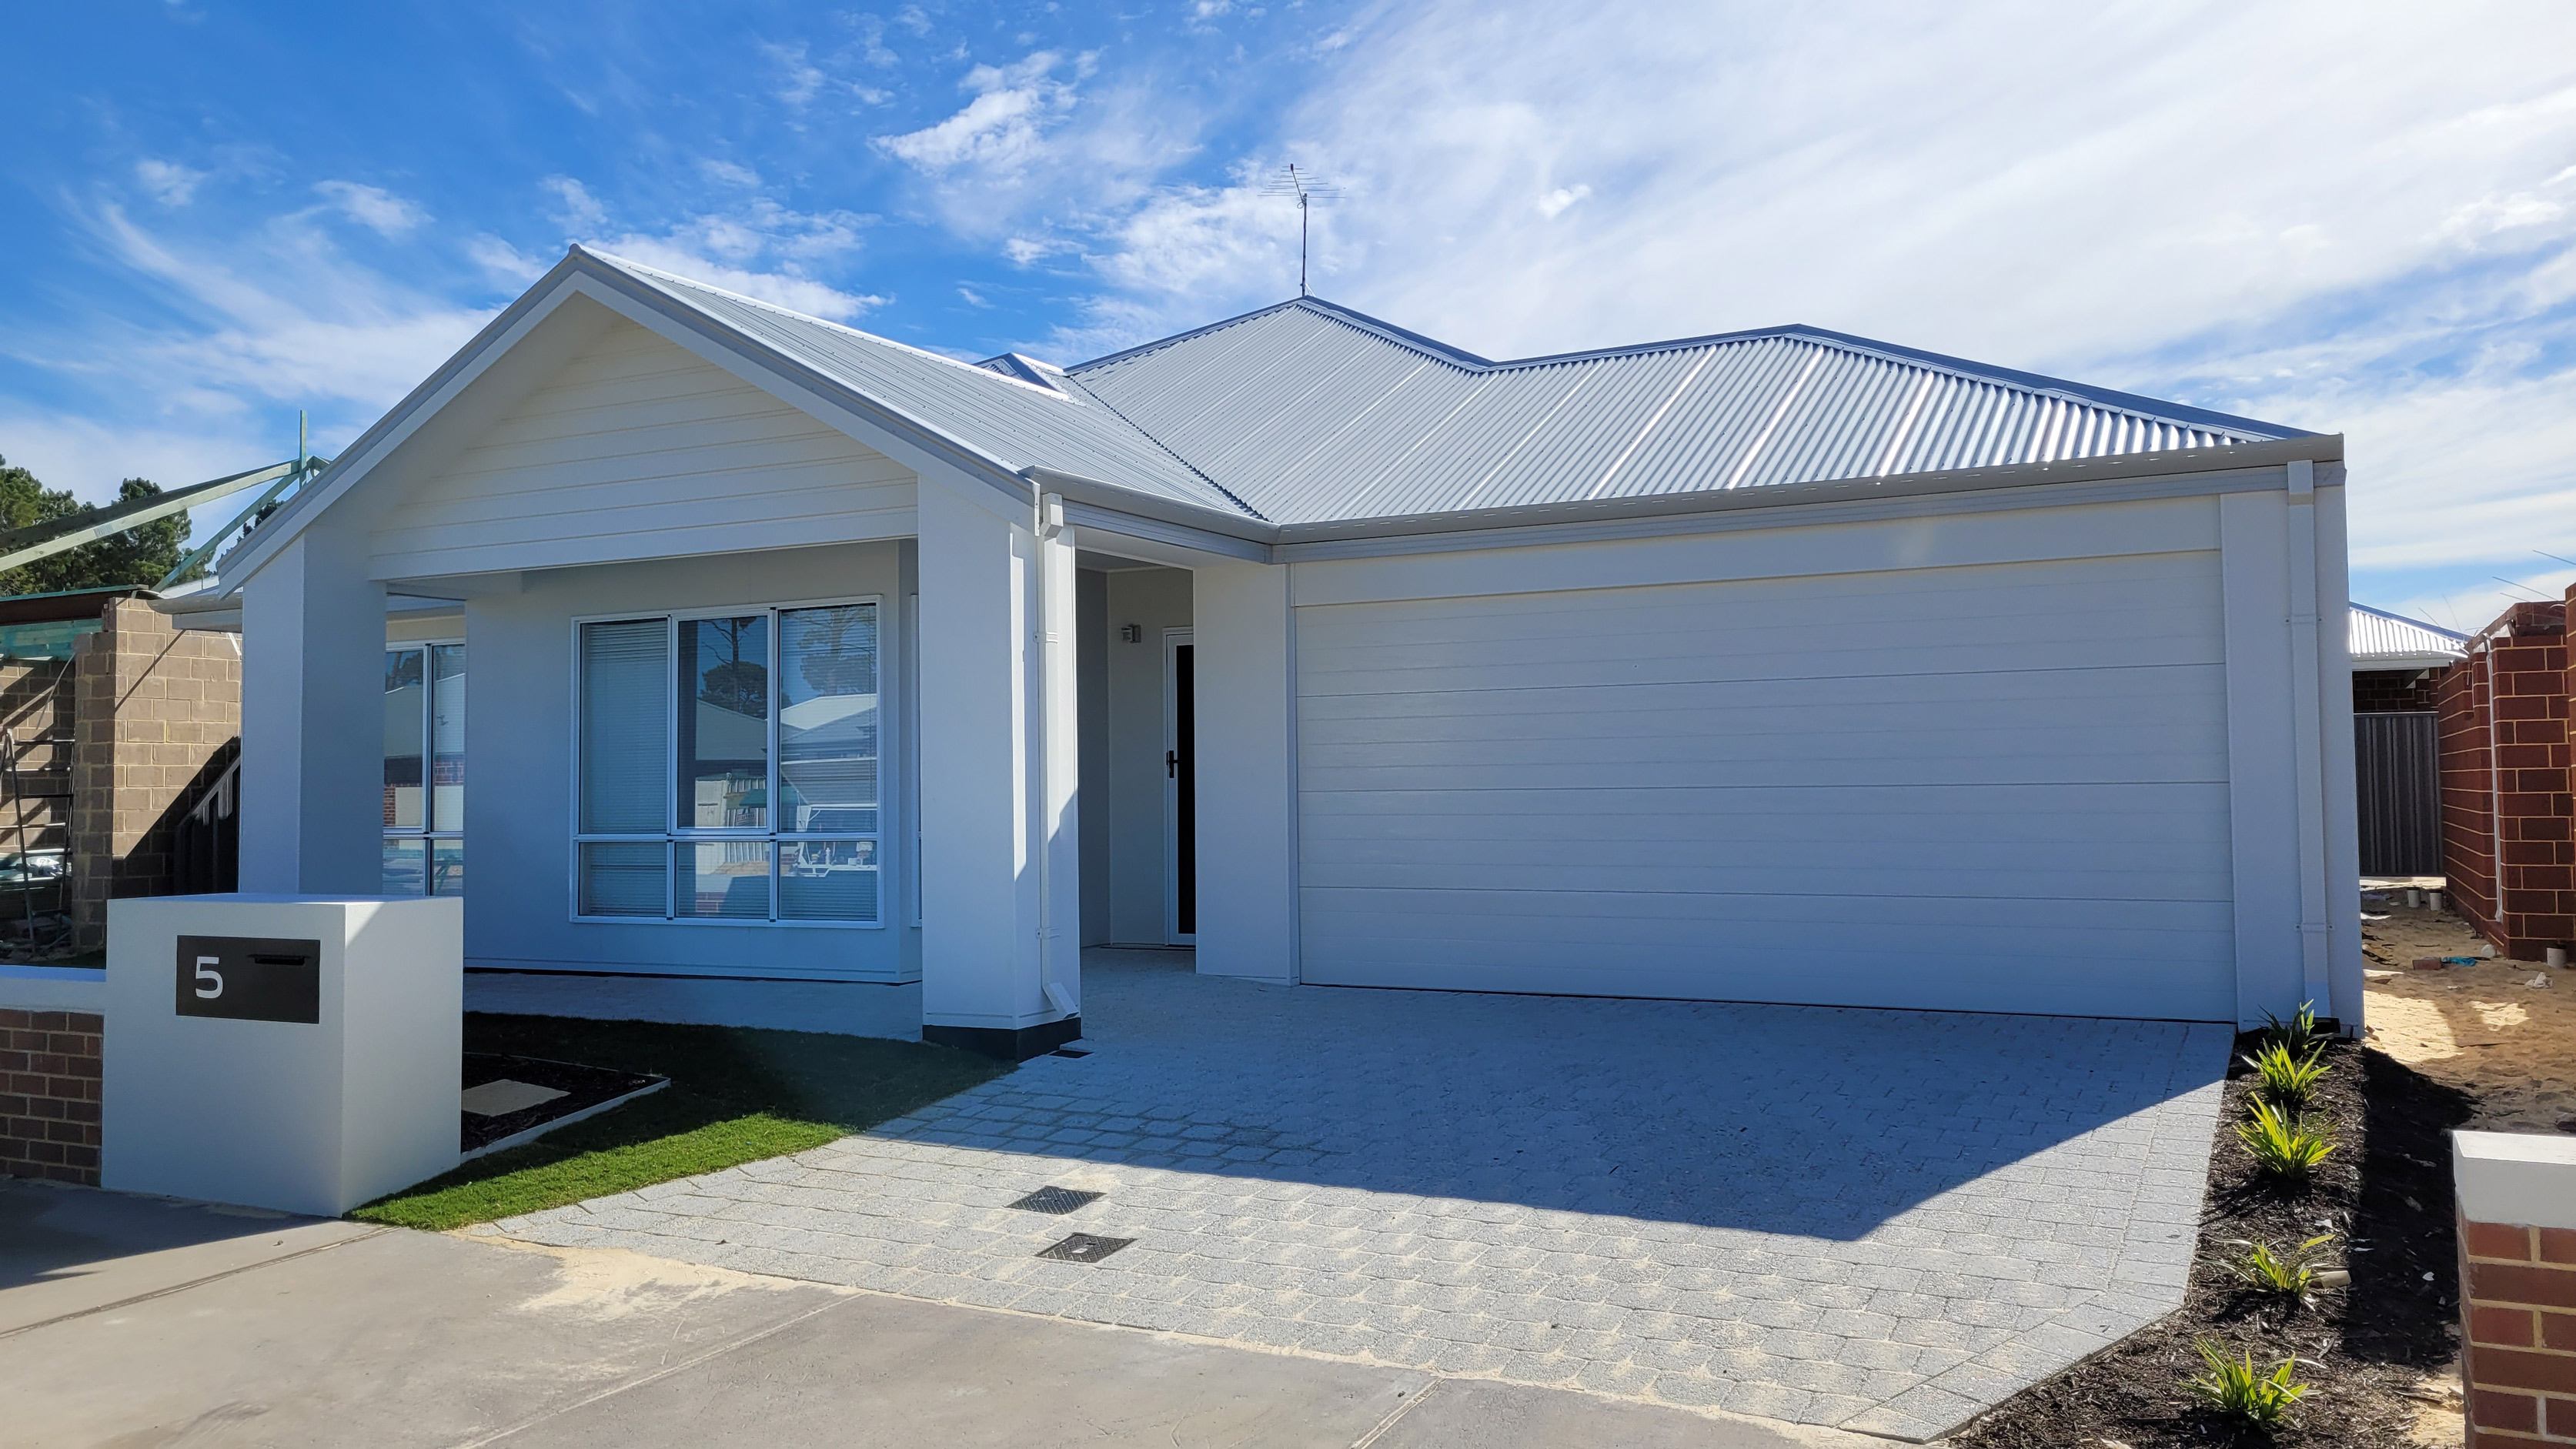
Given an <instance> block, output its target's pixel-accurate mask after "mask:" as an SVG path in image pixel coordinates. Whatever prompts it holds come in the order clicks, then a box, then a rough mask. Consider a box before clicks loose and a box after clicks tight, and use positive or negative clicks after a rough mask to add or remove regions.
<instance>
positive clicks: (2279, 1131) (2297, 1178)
mask: <svg viewBox="0 0 2576 1449" xmlns="http://www.w3.org/2000/svg"><path fill="white" fill-rule="evenodd" d="M2246 1105H2247V1106H2248V1107H2250V1108H2252V1109H2253V1110H2252V1113H2251V1115H2250V1116H2249V1117H2248V1119H2247V1120H2245V1121H2243V1122H2239V1123H2237V1124H2236V1138H2237V1140H2238V1141H2240V1142H2242V1143H2244V1144H2245V1150H2246V1151H2247V1152H2250V1153H2252V1154H2253V1155H2254V1165H2255V1166H2256V1167H2257V1168H2260V1169H2261V1170H2262V1171H2263V1172H2265V1173H2267V1174H2269V1175H2271V1176H2273V1177H2277V1178H2281V1179H2283V1180H2285V1181H2290V1182H2304V1181H2306V1180H2307V1176H2308V1172H2309V1170H2310V1169H2312V1168H2314V1167H2315V1166H2316V1165H2317V1164H2318V1163H2320V1162H2323V1161H2325V1160H2326V1156H2327V1154H2329V1153H2331V1152H2333V1151H2334V1150H2335V1144H2334V1137H2333V1136H2332V1134H2330V1133H2329V1132H2327V1130H2326V1129H2325V1128H2324V1127H2323V1126H2322V1125H2320V1124H2317V1123H2312V1122H2310V1121H2309V1120H2308V1119H2307V1118H2305V1117H2292V1116H2291V1115H2290V1114H2289V1113H2288V1112H2285V1111H2283V1110H2282V1109H2280V1108H2278V1107H2275V1106H2273V1105H2272V1104H2271V1103H2269V1102H2266V1101H2262V1100H2261V1099H2259V1098H2258V1099H2256V1100H2254V1101H2251V1102H2248V1103H2247V1104H2246Z"/></svg>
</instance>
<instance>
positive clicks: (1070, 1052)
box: [1052, 1047, 1091, 1057]
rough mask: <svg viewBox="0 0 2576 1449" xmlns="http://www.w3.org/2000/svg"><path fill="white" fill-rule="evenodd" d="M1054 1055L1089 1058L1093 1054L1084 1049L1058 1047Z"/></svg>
mask: <svg viewBox="0 0 2576 1449" xmlns="http://www.w3.org/2000/svg"><path fill="white" fill-rule="evenodd" d="M1052 1054H1053V1055H1055V1056H1060V1057H1087V1056H1089V1055H1091V1052H1090V1050H1089V1049H1088V1048H1084V1047H1057V1048H1056V1049H1055V1051H1054V1052H1053V1053H1052Z"/></svg>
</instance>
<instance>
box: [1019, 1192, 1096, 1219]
mask: <svg viewBox="0 0 2576 1449" xmlns="http://www.w3.org/2000/svg"><path fill="white" fill-rule="evenodd" d="M1098 1201H1100V1194H1098V1193H1096V1192H1077V1191H1075V1190H1074V1189H1072V1188H1069V1187H1042V1188H1039V1189H1038V1190H1037V1191H1035V1192H1033V1193H1030V1194H1029V1195H1028V1196H1027V1197H1024V1198H1021V1199H1020V1200H1019V1201H1018V1202H1015V1203H1013V1204H1011V1206H1013V1207H1015V1208H1020V1209H1022V1210H1024V1211H1027V1212H1033V1213H1048V1214H1051V1215H1053V1216H1055V1217H1063V1216H1064V1215H1065V1214H1066V1213H1069V1212H1071V1211H1073V1210H1074V1209H1075V1208H1078V1207H1085V1206H1088V1205H1089V1204H1092V1203H1095V1202H1098Z"/></svg>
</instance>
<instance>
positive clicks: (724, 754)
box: [573, 600, 880, 926]
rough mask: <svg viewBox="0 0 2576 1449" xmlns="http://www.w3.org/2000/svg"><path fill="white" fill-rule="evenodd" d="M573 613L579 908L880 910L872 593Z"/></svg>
mask: <svg viewBox="0 0 2576 1449" xmlns="http://www.w3.org/2000/svg"><path fill="white" fill-rule="evenodd" d="M579 629H580V641H579V648H580V656H581V657H580V668H581V679H580V686H579V692H580V701H579V705H580V714H581V718H580V728H579V740H578V745H577V749H578V754H579V761H578V764H577V769H576V773H577V775H578V778H579V800H578V802H577V804H576V814H577V817H578V818H577V821H576V824H575V836H574V840H575V843H574V846H573V857H574V859H573V890H574V897H575V900H576V906H575V910H576V913H577V914H579V915H582V916H585V917H594V918H608V919H617V920H636V919H643V920H671V921H796V922H816V923H829V924H840V925H865V926H873V925H876V924H878V923H879V920H880V914H879V909H878V901H877V841H878V812H879V809H880V801H879V797H878V793H877V760H878V750H877V605H876V602H875V601H874V600H862V601H854V602H849V603H839V604H817V605H807V606H793V607H778V608H764V609H734V610H726V611H724V612H721V613H711V614H677V615H664V616H656V617H646V618H635V619H608V620H600V621H596V622H591V623H584V624H582V625H580V626H579Z"/></svg>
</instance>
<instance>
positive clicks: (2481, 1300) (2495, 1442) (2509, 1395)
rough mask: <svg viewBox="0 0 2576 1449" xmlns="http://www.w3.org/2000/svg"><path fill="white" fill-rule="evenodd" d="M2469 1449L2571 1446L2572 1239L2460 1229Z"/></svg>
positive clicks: (2575, 1387)
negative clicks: (2510, 1446)
mask: <svg viewBox="0 0 2576 1449" xmlns="http://www.w3.org/2000/svg"><path fill="white" fill-rule="evenodd" d="M2460 1282H2461V1284H2462V1288H2461V1292H2460V1341H2461V1343H2462V1344H2463V1345H2464V1347H2463V1349H2462V1351H2461V1355H2460V1372H2461V1376H2462V1377H2463V1378H2465V1379H2466V1380H2467V1385H2466V1387H2467V1392H2468V1400H2469V1405H2468V1408H2469V1438H2468V1449H2500V1446H2504V1445H2537V1444H2576V1232H2570V1231H2568V1230H2566V1229H2563V1228H2523V1227H2513V1226H2509V1225H2506V1224H2501V1223H2479V1222H2471V1221H2468V1220H2467V1219H2465V1218H2463V1219H2462V1220H2461V1222H2460Z"/></svg>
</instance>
